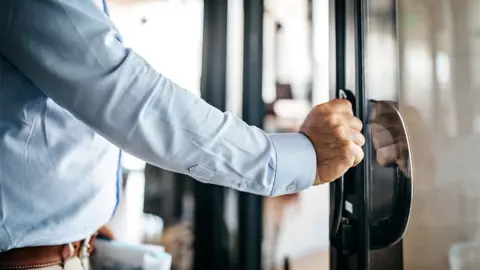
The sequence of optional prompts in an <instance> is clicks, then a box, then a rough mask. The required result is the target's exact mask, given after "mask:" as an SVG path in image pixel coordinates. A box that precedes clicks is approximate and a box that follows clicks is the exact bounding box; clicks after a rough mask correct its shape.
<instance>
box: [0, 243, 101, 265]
mask: <svg viewBox="0 0 480 270" xmlns="http://www.w3.org/2000/svg"><path fill="white" fill-rule="evenodd" d="M94 239H95V236H91V237H88V238H87V239H84V240H80V241H74V242H71V243H66V244H62V245H53V246H38V247H23V248H16V249H11V250H9V251H6V252H2V253H0V269H30V268H43V267H49V266H54V265H61V264H64V263H65V262H66V261H68V260H70V259H72V258H75V257H78V258H86V257H88V256H89V254H90V253H91V252H92V251H93V246H94V245H93V243H94Z"/></svg>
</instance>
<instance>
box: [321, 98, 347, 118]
mask: <svg viewBox="0 0 480 270" xmlns="http://www.w3.org/2000/svg"><path fill="white" fill-rule="evenodd" d="M322 105H325V107H326V108H327V109H328V110H329V111H330V112H337V113H346V114H349V115H353V109H352V103H350V101H348V100H347V99H341V98H339V99H334V100H331V101H329V102H327V103H324V104H322Z"/></svg>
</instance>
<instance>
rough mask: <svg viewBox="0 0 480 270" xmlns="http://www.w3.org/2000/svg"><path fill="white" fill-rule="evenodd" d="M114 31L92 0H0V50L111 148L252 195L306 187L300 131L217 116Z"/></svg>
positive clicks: (309, 178) (311, 159)
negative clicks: (268, 130)
mask: <svg viewBox="0 0 480 270" xmlns="http://www.w3.org/2000/svg"><path fill="white" fill-rule="evenodd" d="M117 36H118V32H117V31H116V29H115V27H114V25H113V24H112V23H111V22H110V21H109V19H108V18H107V17H106V16H105V15H104V14H103V13H102V11H101V10H99V9H98V8H97V7H96V6H95V4H94V3H93V1H85V0H2V1H0V54H2V55H3V56H4V57H5V58H6V59H8V60H9V61H10V62H11V63H13V65H15V66H16V67H17V68H18V69H19V70H20V71H21V72H23V73H24V74H26V76H27V77H28V78H29V79H30V80H31V81H32V82H33V83H34V84H35V85H36V86H37V87H38V88H39V89H41V90H42V91H43V92H44V93H45V94H46V95H47V96H48V97H50V98H51V99H52V100H53V101H55V102H56V103H57V104H59V105H60V106H62V107H63V108H65V109H66V110H68V111H69V112H71V113H72V114H74V115H75V116H76V117H77V118H78V119H80V120H81V121H83V122H84V123H86V124H87V125H88V126H90V127H91V128H92V129H94V130H95V131H96V132H98V133H99V134H101V135H102V136H104V137H105V138H107V139H108V140H110V141H111V142H112V143H114V144H115V145H117V146H118V147H120V148H121V149H123V150H125V151H127V152H129V153H131V154H133V155H135V156H137V157H139V158H141V159H143V160H145V161H147V162H149V163H152V164H155V165H157V166H159V167H163V168H165V169H168V170H172V171H175V172H179V173H184V174H188V175H191V176H192V177H194V178H196V179H197V180H200V181H203V182H208V183H212V184H217V185H223V186H228V187H232V188H235V189H238V190H243V191H247V192H251V193H256V194H261V195H272V196H275V195H282V194H287V193H294V192H298V191H300V190H303V189H306V188H308V187H310V186H311V185H312V184H313V182H314V178H315V175H316V156H315V151H314V148H313V147H312V144H311V142H310V141H309V140H308V139H307V138H306V137H305V136H304V135H302V134H296V133H293V134H272V135H267V134H265V133H264V132H263V131H262V130H260V129H257V128H255V127H251V126H248V125H246V124H245V123H244V122H243V121H242V120H240V119H238V118H236V117H235V116H233V115H232V114H230V113H222V112H221V111H219V110H217V109H215V108H214V107H212V106H210V105H208V104H207V103H206V102H204V101H203V100H202V99H199V98H197V97H195V96H194V95H193V94H191V93H189V92H188V91H186V90H184V89H182V88H181V87H179V86H178V85H176V84H174V83H173V82H172V81H170V80H168V79H167V78H165V77H163V76H162V75H161V74H159V73H157V72H156V71H155V70H154V69H153V68H151V67H150V66H149V65H148V63H147V62H146V61H145V60H144V59H142V58H141V57H140V56H138V55H137V54H135V52H133V51H132V50H130V49H127V48H125V47H124V46H123V45H122V43H121V42H119V41H118V40H117V39H116V37H117ZM72 132H75V131H72Z"/></svg>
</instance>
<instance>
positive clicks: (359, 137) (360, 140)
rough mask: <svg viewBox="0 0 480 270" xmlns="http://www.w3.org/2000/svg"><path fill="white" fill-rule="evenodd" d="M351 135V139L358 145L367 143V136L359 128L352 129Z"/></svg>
mask: <svg viewBox="0 0 480 270" xmlns="http://www.w3.org/2000/svg"><path fill="white" fill-rule="evenodd" d="M349 137H350V140H351V141H352V142H354V143H355V144H356V145H358V146H363V145H364V144H365V137H364V136H363V134H362V133H360V132H359V131H357V130H354V129H350V132H349Z"/></svg>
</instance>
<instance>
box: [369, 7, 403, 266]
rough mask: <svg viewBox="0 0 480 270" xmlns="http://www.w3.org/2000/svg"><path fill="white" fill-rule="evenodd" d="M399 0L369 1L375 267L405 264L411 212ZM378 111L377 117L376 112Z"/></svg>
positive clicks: (370, 137)
mask: <svg viewBox="0 0 480 270" xmlns="http://www.w3.org/2000/svg"><path fill="white" fill-rule="evenodd" d="M396 2H397V1H395V0H370V1H364V3H366V10H365V12H366V19H365V20H364V23H365V71H364V72H365V94H366V96H367V99H368V100H369V105H368V106H369V112H370V113H371V115H370V119H368V120H367V121H365V124H366V125H365V128H367V129H368V132H369V134H370V136H369V138H367V140H368V142H367V151H370V153H371V159H370V161H369V165H370V168H369V169H370V171H371V217H370V219H371V220H370V222H371V224H372V225H371V231H370V236H371V237H370V246H371V247H370V248H371V252H370V262H371V269H378V270H380V269H391V270H397V269H398V270H401V269H402V260H403V258H402V243H401V242H399V239H400V238H401V237H402V236H403V233H404V231H405V226H406V224H407V222H408V216H409V214H410V206H411V205H410V204H411V196H412V179H411V173H410V168H411V166H410V165H409V164H410V162H411V159H410V153H409V146H408V140H407V135H406V131H405V124H404V121H403V119H402V117H401V115H400V114H399V111H398V107H399V104H398V100H399V94H400V93H399V87H398V83H399V82H398V65H399V61H398V53H397V42H398V40H397V29H396V27H397V25H396V13H397V9H396ZM372 116H373V118H372Z"/></svg>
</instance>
